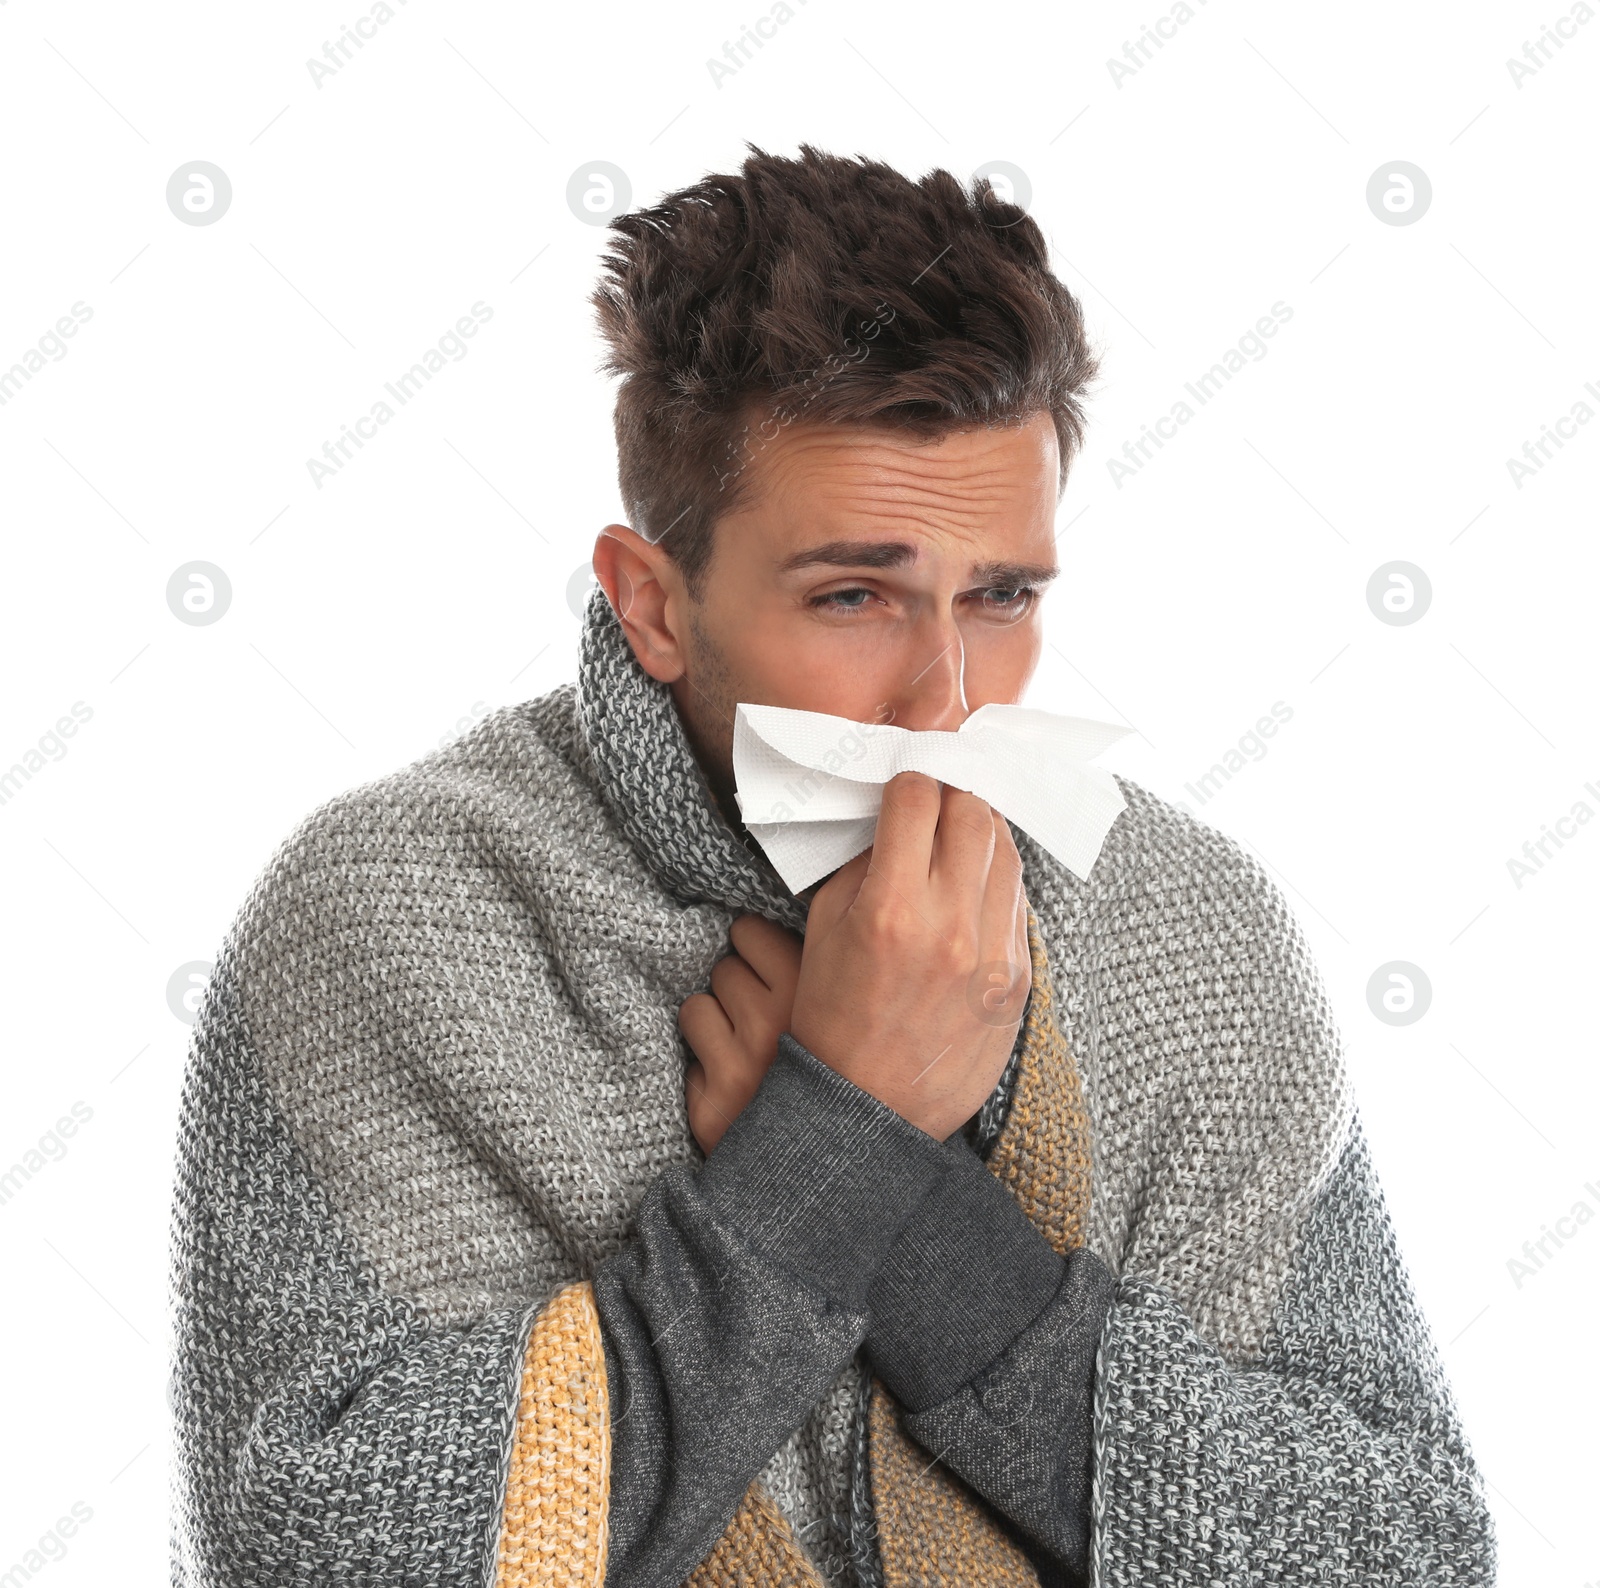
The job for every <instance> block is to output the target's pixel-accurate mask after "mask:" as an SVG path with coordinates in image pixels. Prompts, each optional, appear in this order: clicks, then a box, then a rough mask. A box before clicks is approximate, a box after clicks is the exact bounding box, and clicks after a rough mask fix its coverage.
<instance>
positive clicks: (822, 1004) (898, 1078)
mask: <svg viewBox="0 0 1600 1588" xmlns="http://www.w3.org/2000/svg"><path fill="white" fill-rule="evenodd" d="M1031 966H1032V962H1031V956H1030V954H1029V951H1028V926H1027V901H1026V898H1025V896H1024V893H1023V887H1022V860H1021V857H1020V856H1019V855H1018V854H1017V848H1016V844H1015V843H1014V842H1013V841H1012V837H1011V829H1010V828H1009V827H1008V826H1007V825H1006V821H1005V818H1004V817H1003V816H1001V815H1000V814H999V813H998V812H997V811H995V810H994V809H993V808H992V807H991V806H990V805H989V804H988V803H987V802H985V801H984V800H981V799H979V798H978V797H977V796H976V795H975V794H968V793H966V792H965V791H963V790H961V789H957V788H952V787H950V786H949V785H948V784H940V783H938V782H937V781H935V779H933V778H931V777H928V776H926V775H925V774H923V773H921V772H902V773H900V774H899V775H898V776H897V777H894V778H891V779H890V780H889V782H888V783H887V784H886V785H885V786H884V791H883V807H882V810H881V812H880V813H879V816H878V827H877V833H876V835H875V839H874V842H873V846H872V848H871V849H868V850H866V851H865V852H864V853H863V854H860V855H857V856H856V858H855V859H854V860H852V861H850V862H849V863H848V864H847V865H844V866H841V867H840V868H839V870H838V871H836V872H835V873H834V874H833V875H832V876H831V877H830V878H829V879H828V880H827V882H825V883H824V884H823V885H822V886H821V887H820V888H819V889H818V890H817V892H816V894H815V896H814V897H813V898H812V901H811V906H810V911H809V913H808V916H807V919H806V936H805V948H804V952H803V954H802V956H801V961H800V980H799V984H798V986H797V987H796V989H795V998H794V1012H793V1015H792V1017H791V1020H790V1025H789V1030H790V1032H791V1033H792V1034H793V1036H794V1038H795V1040H796V1041H797V1042H799V1043H800V1044H801V1045H802V1046H804V1047H806V1048H808V1049H809V1050H810V1051H811V1052H812V1053H814V1054H815V1055H816V1056H817V1058H819V1059H820V1060H821V1061H822V1062H823V1063H824V1064H826V1065H828V1066H829V1067H830V1068H832V1069H834V1070H837V1071H838V1072H839V1074H841V1075H843V1076H844V1077H845V1078H846V1079H847V1080H849V1081H853V1082H854V1083H855V1084H856V1085H857V1086H859V1087H860V1088H861V1089H862V1090H863V1091H866V1092H870V1093H871V1094H872V1095H873V1096H874V1097H876V1098H877V1099H878V1100H879V1101H880V1102H882V1103H885V1104H887V1105H888V1106H889V1107H890V1108H892V1109H894V1110H895V1112H896V1113H898V1114H900V1115H902V1116H903V1117H904V1118H906V1119H908V1120H909V1121H910V1122H911V1123H912V1124H914V1125H916V1126H918V1127H919V1128H920V1129H922V1130H924V1131H926V1132H927V1133H928V1134H929V1135H930V1136H932V1137H934V1138H935V1139H936V1140H938V1141H944V1140H946V1139H948V1138H949V1137H950V1136H952V1135H953V1134H954V1133H955V1132H956V1131H957V1130H959V1129H960V1128H961V1126H962V1125H964V1124H965V1123H966V1122H967V1120H969V1119H970V1118H971V1117H972V1116H973V1115H974V1114H975V1113H976V1112H977V1111H978V1109H979V1108H980V1107H981V1106H982V1104H983V1102H984V1099H985V1098H987V1097H988V1095H989V1094H990V1092H992V1091H993V1090H994V1088H995V1086H996V1085H997V1083H998V1082H999V1079H1000V1076H1001V1074H1002V1073H1003V1071H1004V1070H1005V1066H1006V1061H1007V1059H1009V1058H1010V1056H1011V1050H1012V1047H1013V1045H1014V1044H1015V1041H1016V1034H1017V1026H1018V1024H1019V1023H1020V1022H1021V1019H1022V1011H1023V1008H1024V1006H1025V1004H1026V1002H1027V997H1028V991H1029V988H1030V987H1031V985H1032V968H1031Z"/></svg>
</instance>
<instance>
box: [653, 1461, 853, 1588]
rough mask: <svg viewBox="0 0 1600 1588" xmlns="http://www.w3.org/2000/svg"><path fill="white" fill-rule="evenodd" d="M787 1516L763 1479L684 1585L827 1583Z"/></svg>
mask: <svg viewBox="0 0 1600 1588" xmlns="http://www.w3.org/2000/svg"><path fill="white" fill-rule="evenodd" d="M823 1582H824V1579H823V1578H822V1577H821V1576H820V1575H819V1574H818V1571H817V1568H816V1567H815V1566H814V1565H813V1564H812V1561H811V1557H810V1556H809V1555H807V1553H806V1551H805V1550H804V1549H803V1548H802V1547H801V1544H800V1542H799V1540H798V1539H797V1538H796V1536H795V1532H794V1529H793V1527H792V1526H791V1525H790V1523H789V1520H788V1518H787V1517H786V1516H785V1515H784V1514H783V1512H782V1511H780V1510H779V1509H778V1506H777V1503H776V1501H774V1500H773V1498H772V1496H771V1495H770V1494H768V1493H767V1491H766V1488H765V1486H764V1485H763V1484H762V1483H761V1482H760V1481H759V1480H758V1481H756V1482H754V1483H752V1484H751V1485H750V1487H749V1488H748V1489H747V1490H746V1491H745V1496H744V1498H743V1499H742V1500H741V1501H740V1502H739V1508H738V1510H736V1511H735V1512H734V1513H733V1518H732V1520H731V1521H730V1522H729V1523H728V1526H727V1530H726V1531H725V1532H724V1533H723V1535H722V1537H721V1538H719V1539H718V1540H717V1542H716V1544H715V1546H714V1547H713V1548H712V1551H711V1553H710V1554H709V1555H707V1556H706V1558H705V1559H704V1560H703V1561H701V1563H700V1564H699V1565H698V1566H697V1567H696V1568H695V1569H694V1571H693V1572H692V1573H691V1574H690V1576H689V1580H688V1582H687V1583H686V1584H685V1585H684V1588H823Z"/></svg>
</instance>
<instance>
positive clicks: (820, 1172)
mask: <svg viewBox="0 0 1600 1588" xmlns="http://www.w3.org/2000/svg"><path fill="white" fill-rule="evenodd" d="M949 1166H950V1154H949V1152H948V1150H947V1149H946V1148H945V1147H943V1146H941V1145H940V1143H938V1142H937V1141H935V1140H934V1139H933V1138H932V1137H931V1136H929V1135H928V1134H927V1132H926V1131H923V1130H919V1129H918V1128H917V1127H916V1126H915V1125H913V1124H912V1123H911V1122H910V1121H909V1120H907V1119H904V1118H902V1117H901V1116H900V1115H899V1114H897V1113H896V1112H895V1111H894V1110H893V1109H892V1108H889V1107H888V1106H887V1105H886V1104H884V1103H881V1102H879V1101H878V1099H877V1098H875V1097H873V1096H872V1094H871V1093H870V1092H866V1091H863V1090H862V1089H861V1088H860V1087H859V1086H857V1085H855V1083H854V1082H852V1081H848V1080H846V1079H845V1078H844V1076H842V1075H840V1074H839V1073H838V1072H837V1071H835V1070H832V1069H830V1068H829V1067H828V1066H827V1065H826V1064H824V1063H823V1062H822V1061H821V1060H820V1059H819V1058H817V1057H816V1056H815V1055H814V1054H813V1053H811V1052H810V1051H809V1050H808V1049H807V1048H805V1047H803V1046H802V1045H801V1044H800V1043H799V1042H797V1041H796V1040H795V1039H794V1037H792V1036H791V1035H790V1034H789V1033H788V1032H787V1031H786V1032H784V1033H783V1034H782V1036H780V1037H779V1039H778V1056H777V1058H776V1059H774V1061H773V1063H772V1065H771V1067H770V1068H769V1069H768V1070H767V1073H766V1076H765V1077H764V1079H763V1080H762V1082H761V1086H760V1088H759V1089H758V1090H757V1092H756V1095H755V1096H754V1097H753V1098H752V1099H751V1100H750V1102H749V1103H748V1104H747V1105H746V1107H745V1109H744V1112H743V1113H741V1114H740V1115H739V1117H738V1118H737V1119H736V1120H734V1122H733V1123H732V1124H731V1125H730V1126H729V1127H728V1129H727V1131H726V1133H725V1134H724V1135H723V1137H722V1140H721V1141H720V1142H719V1143H718V1144H717V1146H716V1148H715V1150H714V1151H713V1152H712V1153H711V1155H710V1156H709V1157H708V1158H707V1159H706V1162H705V1166H704V1167H703V1168H702V1169H701V1171H700V1176H699V1182H700V1190H701V1194H702V1196H703V1198H704V1199H705V1201H706V1205H707V1206H708V1208H709V1209H710V1211H711V1212H712V1214H713V1215H714V1216H715V1217H716V1218H718V1219H719V1220H721V1221H722V1222H724V1223H725V1224H727V1225H728V1226H729V1227H730V1228H732V1229H734V1230H736V1231H738V1232H739V1233H740V1235H742V1236H743V1237H744V1238H745V1239H746V1240H747V1241H748V1242H749V1243H750V1244H751V1246H752V1247H754V1248H756V1249H757V1250H758V1251H760V1252H762V1253H763V1254H764V1255H766V1256H767V1257H769V1258H771V1259H772V1260H774V1261H776V1262H779V1263H782V1264H783V1265H784V1266H785V1267H787V1268H789V1269H791V1270H793V1271H795V1272H796V1273H799V1274H800V1275H802V1276H803V1277H805V1278H806V1279H808V1280H810V1281H811V1282H812V1283H813V1284H815V1285H817V1286H818V1287H819V1288H820V1289H822V1290H823V1291H824V1292H825V1293H826V1294H827V1295H828V1296H829V1297H830V1298H832V1299H833V1300H834V1301H836V1302H837V1303H838V1304H839V1305H840V1306H843V1307H847V1308H849V1309H851V1310H853V1311H861V1310H864V1307H865V1303H866V1295H867V1289H868V1287H869V1285H870V1284H871V1281H872V1277H873V1274H874V1273H875V1272H876V1271H877V1269H878V1267H879V1265H880V1263H881V1262H882V1261H883V1259H884V1257H885V1256H886V1255H887V1253H888V1252H889V1250H890V1249H891V1247H892V1245H893V1243H894V1240H895V1237H896V1235H897V1234H898V1233H899V1231H900V1228H901V1226H902V1225H903V1224H905V1223H906V1221H907V1220H908V1219H909V1218H910V1217H911V1216H912V1214H913V1213H914V1212H915V1211H916V1209H917V1208H918V1206H919V1205H920V1204H921V1203H922V1202H923V1201H924V1199H925V1198H926V1197H927V1196H928V1194H929V1192H930V1191H931V1190H932V1189H933V1188H934V1186H935V1185H936V1184H937V1183H938V1181H939V1180H940V1178H941V1177H942V1176H943V1175H944V1174H945V1173H946V1172H947V1171H948V1169H949Z"/></svg>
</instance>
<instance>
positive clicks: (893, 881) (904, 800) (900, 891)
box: [858, 772, 942, 901]
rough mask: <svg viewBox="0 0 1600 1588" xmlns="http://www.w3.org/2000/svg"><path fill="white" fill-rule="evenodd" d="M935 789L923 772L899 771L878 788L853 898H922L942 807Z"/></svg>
mask: <svg viewBox="0 0 1600 1588" xmlns="http://www.w3.org/2000/svg"><path fill="white" fill-rule="evenodd" d="M940 788H941V785H940V784H939V782H938V781H937V780H936V779H934V778H931V777H929V776H928V775H927V773H925V772H899V773H897V774H896V775H895V776H894V777H892V778H890V779H889V781H888V782H887V783H885V784H884V785H883V804H882V805H881V806H880V808H879V810H878V826H877V830H876V832H875V833H874V835H873V839H872V864H871V866H870V867H869V868H868V871H867V875H866V876H865V877H864V878H863V879H862V883H861V893H860V895H859V896H858V897H861V898H863V899H865V898H867V897H869V896H873V895H877V894H879V893H888V894H889V895H890V896H891V897H898V898H899V899H901V900H902V901H904V900H911V901H915V900H920V899H921V898H923V896H924V895H925V894H926V893H927V890H928V874H929V870H930V868H931V862H932V857H933V839H934V834H935V833H936V832H937V831H938V827H939V811H940V809H941V804H942V801H941V797H940Z"/></svg>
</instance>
